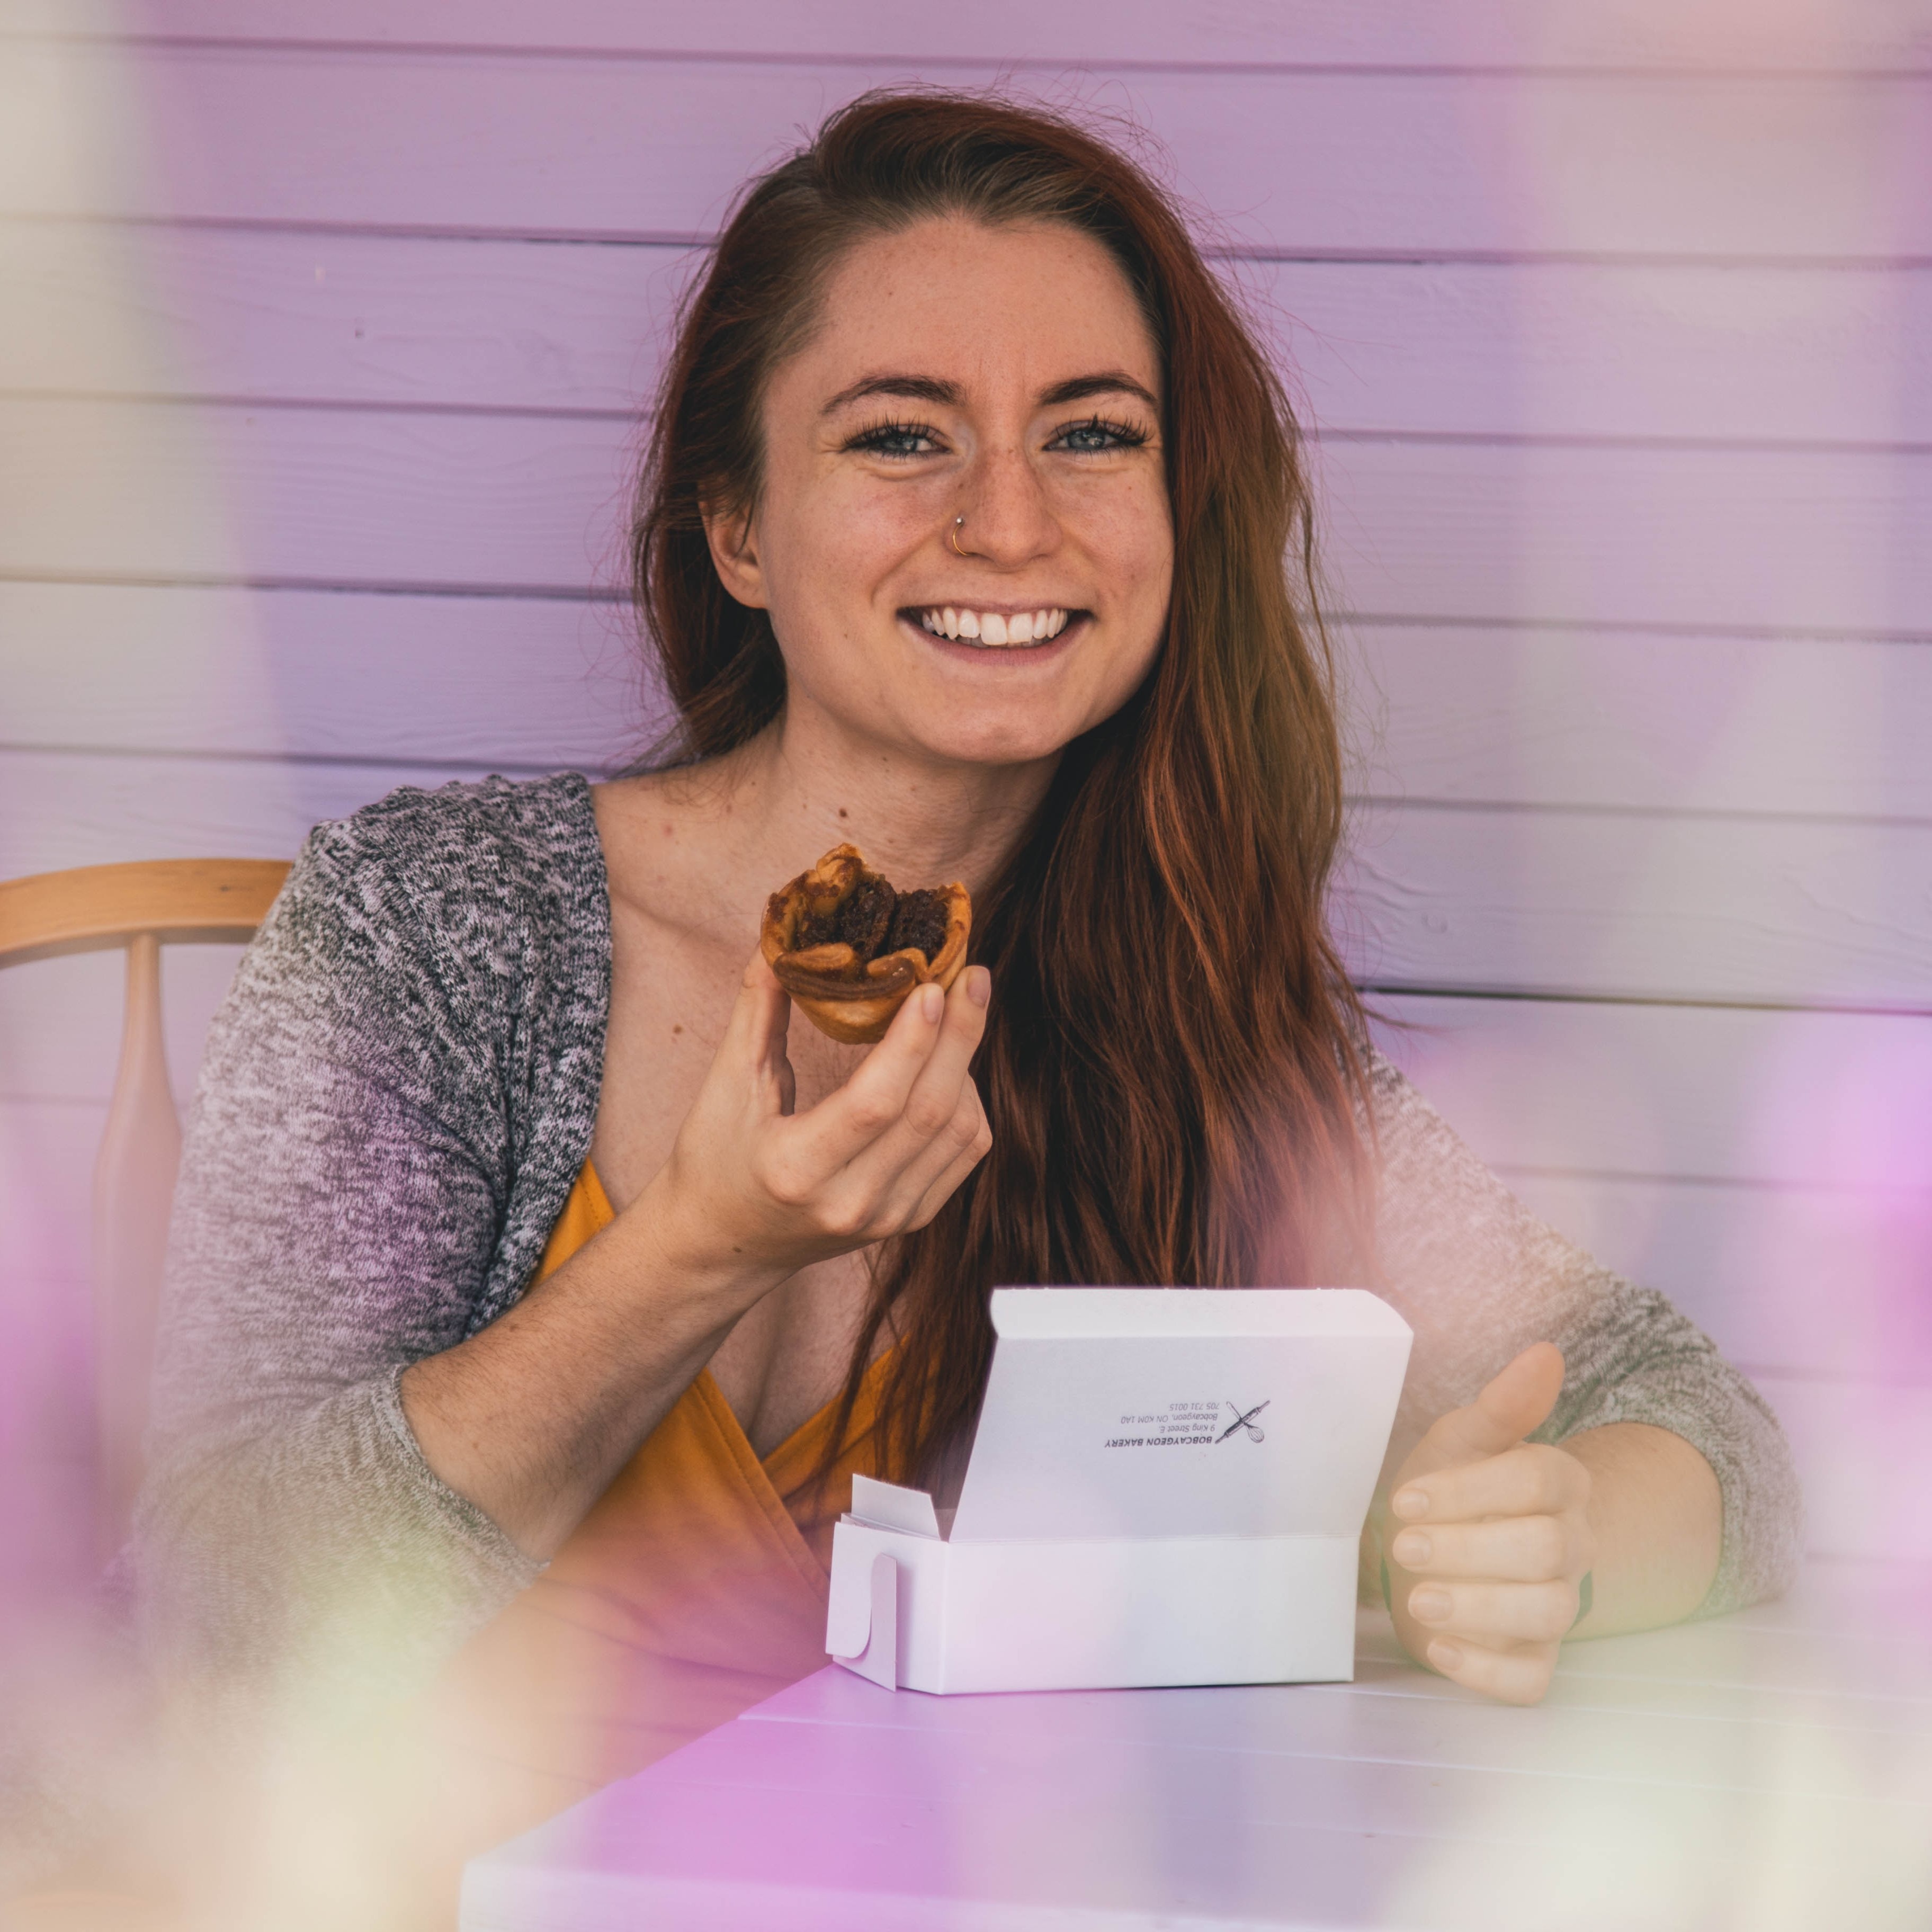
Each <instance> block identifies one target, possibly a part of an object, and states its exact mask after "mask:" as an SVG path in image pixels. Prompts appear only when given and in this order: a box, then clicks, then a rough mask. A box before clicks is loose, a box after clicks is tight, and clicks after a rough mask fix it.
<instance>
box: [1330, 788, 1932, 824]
mask: <svg viewBox="0 0 1932 1932" xmlns="http://www.w3.org/2000/svg"><path fill="white" fill-rule="evenodd" d="M1347 802H1348V805H1349V808H1350V809H1351V810H1352V811H1410V812H1423V811H1427V812H1447V813H1451V814H1462V815H1464V816H1472V815H1474V814H1478V813H1484V814H1491V815H1493V816H1496V817H1506V818H1634V819H1664V820H1673V821H1676V820H1684V821H1685V822H1688V823H1717V824H1745V825H1753V824H1763V825H1846V826H1858V827H1861V828H1863V829H1875V830H1879V831H1896V832H1921V831H1926V830H1932V817H1926V816H1925V815H1924V814H1913V813H1897V814H1894V813H1888V812H1863V811H1787V810H1782V809H1781V810H1771V809H1766V810H1758V809H1757V808H1753V807H1751V806H1747V805H1608V804H1601V803H1596V802H1592V801H1589V800H1587V799H1586V800H1574V799H1551V800H1550V801H1548V802H1544V801H1543V800H1541V799H1508V798H1505V799H1484V798H1430V797H1427V796H1414V797H1403V796H1397V795H1396V794H1394V793H1387V792H1352V793H1349V796H1348V799H1347Z"/></svg>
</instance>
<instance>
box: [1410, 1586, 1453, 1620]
mask: <svg viewBox="0 0 1932 1932" xmlns="http://www.w3.org/2000/svg"><path fill="white" fill-rule="evenodd" d="M1450 1609H1451V1604H1450V1602H1449V1593H1448V1591H1447V1590H1427V1589H1424V1590H1412V1591H1411V1592H1409V1615H1410V1616H1412V1617H1413V1618H1415V1620H1416V1622H1418V1623H1423V1624H1439V1623H1440V1622H1442V1620H1443V1619H1444V1618H1445V1617H1446V1616H1448V1614H1449V1612H1450Z"/></svg>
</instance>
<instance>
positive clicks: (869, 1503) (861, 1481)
mask: <svg viewBox="0 0 1932 1932" xmlns="http://www.w3.org/2000/svg"><path fill="white" fill-rule="evenodd" d="M852 1514H853V1515H854V1516H855V1517H857V1518H858V1519H859V1521H860V1522H861V1523H871V1524H874V1526H877V1528H878V1529H898V1530H903V1531H904V1532H905V1533H906V1534H907V1535H908V1536H930V1537H934V1538H937V1537H938V1535H939V1534H940V1530H939V1514H938V1511H936V1510H935V1509H934V1508H933V1506H932V1497H931V1496H929V1495H928V1494H927V1493H926V1491H925V1490H906V1489H901V1487H899V1485H898V1484H896V1483H881V1482H880V1481H877V1479H876V1478H873V1477H871V1476H854V1477H853V1478H852Z"/></svg>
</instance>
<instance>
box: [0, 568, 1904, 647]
mask: <svg viewBox="0 0 1932 1932" xmlns="http://www.w3.org/2000/svg"><path fill="white" fill-rule="evenodd" d="M0 583H21V584H73V585H76V586H80V587H83V588H89V587H94V586H98V587H101V588H103V589H154V590H175V589H179V590H205V589H215V590H288V591H294V592H299V593H302V594H304V595H339V596H344V597H360V596H376V597H450V598H469V597H507V598H519V597H521V598H529V600H530V601H532V603H550V602H555V601H557V600H558V599H559V598H561V599H562V600H564V601H568V602H572V603H586V602H588V603H595V604H604V603H623V602H626V601H628V598H629V592H628V591H627V590H625V589H622V587H620V586H599V585H595V584H592V585H588V586H585V585H574V586H573V585H568V584H565V585H561V586H559V585H544V584H485V583H434V582H431V583H410V582H407V581H405V582H400V583H399V582H395V581H392V580H386V579H381V578H366V579H364V578H356V577H266V576H242V575H228V574H222V573H220V572H215V571H199V572H196V571H187V572H181V573H170V574H166V575H163V574H160V573H158V572H154V571H61V570H46V569H38V570H35V569H22V568H0ZM1324 615H1325V618H1326V619H1327V621H1328V623H1329V624H1330V625H1331V626H1339V625H1350V626H1353V627H1356V628H1367V629H1381V630H1391V631H1396V630H1400V631H1531V632H1534V631H1550V632H1553V633H1555V634H1559V635H1561V636H1565V637H1692V638H1700V639H1701V638H1709V639H1712V640H1735V641H1737V642H1739V643H1816V644H1883V645H1887V646H1890V645H1903V646H1908V647H1913V648H1915V647H1918V646H1922V645H1925V644H1932V631H1888V630H1860V629H1849V630H1838V629H1831V628H1819V627H1817V626H1816V625H1790V626H1781V625H1762V624H1704V623H1689V622H1682V621H1681V620H1675V619H1663V618H1660V619H1656V620H1655V621H1650V622H1646V621H1642V620H1636V619H1601V618H1592V617H1547V616H1545V617H1516V616H1497V617H1484V616H1475V617H1464V616H1442V617H1432V616H1412V615H1409V614H1407V613H1401V612H1387V611H1379V610H1347V609H1337V610H1328V611H1326V612H1325V613H1324Z"/></svg>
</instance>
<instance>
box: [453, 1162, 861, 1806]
mask: <svg viewBox="0 0 1932 1932" xmlns="http://www.w3.org/2000/svg"><path fill="white" fill-rule="evenodd" d="M614 1218H615V1217H614V1216H613V1213H612V1211H611V1208H610V1202H609V1201H608V1199H607V1198H606V1197H605V1196H604V1190H603V1187H602V1185H601V1183H600V1182H599V1181H598V1178H597V1175H596V1173H595V1171H594V1170H593V1169H592V1168H591V1166H589V1163H586V1164H585V1166H584V1167H583V1170H582V1172H580V1174H579V1175H578V1176H577V1183H576V1185H575V1187H574V1188H573V1189H572V1190H571V1194H570V1197H569V1199H568V1201H567V1202H565V1205H564V1209H563V1212H562V1214H560V1215H559V1217H558V1218H557V1222H556V1226H555V1228H554V1229H553V1230H552V1232H551V1234H550V1241H549V1244H548V1245H547V1247H546V1248H545V1250H544V1256H543V1260H542V1263H541V1266H540V1268H539V1269H538V1276H537V1279H538V1280H539V1281H541V1280H543V1279H544V1277H545V1276H547V1275H549V1274H553V1273H554V1272H555V1271H556V1270H557V1269H558V1268H561V1267H562V1265H563V1264H564V1263H565V1262H567V1261H568V1260H569V1259H570V1258H571V1256H573V1255H574V1254H575V1253H577V1250H579V1249H580V1248H582V1247H585V1246H586V1244H588V1243H589V1242H590V1241H592V1240H593V1239H595V1237H596V1236H597V1235H598V1234H600V1233H601V1232H602V1231H603V1230H604V1229H605V1228H606V1227H607V1226H609V1225H610V1222H611V1221H612V1220H613V1219H614ZM880 1359H881V1361H883V1359H884V1358H880ZM879 1368H880V1364H878V1363H875V1364H874V1365H873V1368H872V1370H871V1373H869V1374H868V1376H867V1377H866V1379H865V1383H864V1385H863V1386H862V1389H861V1391H860V1396H859V1403H858V1406H857V1409H856V1412H855V1413H854V1415H853V1423H852V1427H851V1429H850V1432H849V1433H848V1435H847V1448H846V1450H845V1453H844V1454H843V1455H842V1456H841V1457H840V1458H839V1460H838V1463H836V1465H835V1475H834V1477H833V1478H832V1480H830V1481H828V1482H827V1483H826V1484H825V1485H824V1487H823V1494H822V1496H812V1495H810V1494H801V1493H799V1492H800V1490H801V1487H802V1485H803V1484H804V1483H805V1480H806V1478H808V1477H809V1476H810V1475H811V1472H812V1471H813V1470H814V1469H815V1468H816V1467H817V1463H818V1460H819V1458H820V1455H821V1454H822V1453H823V1448H824V1445H825V1442H826V1434H827V1432H828V1431H829V1429H830V1427H831V1425H832V1409H833V1407H835V1405H828V1406H826V1408H825V1409H821V1410H820V1412H818V1413H817V1415H814V1416H813V1417H811V1418H810V1419H809V1420H808V1421H806V1422H805V1423H804V1424H802V1425H801V1426H800V1427H799V1428H798V1429H797V1430H796V1431H794V1432H793V1434H792V1435H790V1436H788V1437H787V1438H786V1439H785V1440H784V1442H781V1443H780V1444H779V1445H778V1447H777V1448H775V1450H773V1451H772V1453H771V1454H769V1456H766V1457H763V1459H762V1460H760V1457H758V1455H757V1453H756V1452H755V1451H754V1450H753V1448H752V1447H751V1443H750V1442H749V1440H748V1439H747V1437H746V1436H745V1432H744V1430H743V1429H742V1427H740V1425H739V1421H738V1419H737V1418H736V1416H735V1415H733V1414H732V1412H731V1409H730V1404H728V1403H727V1402H726V1401H725V1400H724V1397H723V1396H721V1394H719V1393H718V1386H717V1385H716V1383H715V1382H713V1381H712V1379H711V1377H710V1375H709V1373H708V1372H705V1371H700V1373H699V1374H698V1376H697V1379H696V1381H694V1382H692V1384H691V1386H690V1387H689V1388H688V1389H686V1390H685V1392H684V1394H682V1396H681V1397H679V1399H678V1400H677V1401H676V1403H675V1404H674V1405H673V1406H672V1408H671V1409H670V1412H669V1414H667V1415H666V1416H665V1417H664V1420H663V1421H661V1423H659V1424H658V1426H657V1427H656V1428H655V1429H654V1430H652V1432H651V1433H650V1435H649V1436H648V1437H646V1439H645V1441H644V1442H643V1445H642V1446H641V1447H640V1448H639V1449H638V1451H637V1453H636V1454H635V1455H634V1456H633V1457H631V1460H630V1461H629V1462H628V1463H626V1464H625V1466H624V1467H623V1469H622V1470H620V1471H619V1472H618V1475H617V1477H616V1481H613V1483H612V1484H611V1485H610V1487H609V1488H608V1489H607V1490H605V1491H604V1494H603V1496H601V1498H600V1499H599V1500H598V1502H597V1503H596V1504H595V1505H594V1506H593V1507H592V1509H591V1511H590V1513H589V1515H587V1516H586V1517H585V1518H584V1519H583V1522H582V1523H580V1524H579V1525H578V1526H577V1529H576V1530H575V1532H574V1533H573V1534H572V1535H571V1537H570V1538H569V1539H568V1541H566V1542H565V1544H564V1546H563V1547H562V1549H561V1550H559V1551H558V1552H557V1553H556V1556H555V1557H554V1558H553V1559H552V1561H551V1562H550V1565H549V1567H548V1568H547V1569H546V1570H545V1571H544V1573H543V1574H542V1575H541V1577H538V1580H537V1581H536V1582H535V1583H534V1584H532V1586H530V1588H529V1589H527V1590H526V1591H525V1592H523V1595H521V1596H520V1597H517V1598H515V1599H514V1600H513V1601H512V1602H511V1604H509V1606H508V1607H507V1608H506V1609H505V1610H504V1611H503V1612H502V1613H501V1614H500V1615H499V1616H497V1617H496V1619H494V1620H493V1622H491V1623H490V1624H489V1625H487V1627H486V1628H484V1630H482V1631H480V1632H479V1633H478V1634H477V1636H476V1637H474V1638H473V1639H472V1640H471V1641H470V1642H469V1644H468V1645H467V1646H465V1648H464V1649H463V1652H461V1653H460V1655H459V1656H458V1658H457V1660H456V1661H455V1666H454V1667H453V1669H452V1672H451V1673H450V1676H449V1679H448V1681H447V1683H446V1698H445V1700H443V1705H444V1716H445V1721H446V1724H453V1725H454V1727H455V1730H456V1733H458V1735H457V1736H454V1737H452V1738H451V1742H460V1744H461V1745H463V1746H465V1747H466V1748H468V1749H469V1750H470V1751H478V1752H481V1753H483V1754H487V1758H488V1760H490V1761H491V1762H492V1763H494V1764H496V1765H497V1766H502V1767H504V1768H505V1769H508V1767H509V1766H516V1767H517V1768H518V1769H519V1770H520V1772H521V1773H523V1774H525V1775H526V1785H525V1790H526V1797H525V1799H524V1800H523V1802H522V1803H520V1804H518V1805H515V1806H514V1807H513V1809H514V1810H515V1811H517V1812H519V1813H520V1814H524V1815H526V1816H527V1817H529V1818H530V1819H531V1820H532V1822H533V1821H534V1818H535V1817H537V1816H541V1815H542V1814H543V1813H544V1811H548V1810H551V1809H554V1808H556V1807H557V1806H558V1805H561V1804H563V1803H568V1802H574V1800H575V1799H577V1798H578V1797H580V1796H583V1793H585V1792H586V1791H587V1790H591V1789H593V1788H595V1787H596V1786H598V1785H600V1784H607V1783H608V1782H609V1781H610V1780H611V1779H613V1778H619V1777H623V1776H625V1775H628V1774H629V1773H630V1772H633V1771H636V1770H637V1769H640V1768H641V1767H642V1766H644V1765H646V1764H648V1763H650V1762H651V1761H652V1760H653V1759H655V1758H658V1757H662V1756H663V1755H664V1753H665V1752H667V1751H673V1750H675V1749H676V1748H677V1746H679V1745H681V1744H683V1743H685V1742H687V1741H688V1739H691V1738H693V1737H695V1736H697V1735H698V1734H699V1733H700V1732H703V1731H706V1730H710V1729H712V1727H714V1726H715V1725H717V1724H722V1723H724V1721H726V1720H727V1718H732V1717H734V1716H735V1715H736V1714H737V1713H738V1712H739V1711H741V1710H742V1709H745V1706H748V1705H749V1704H753V1703H757V1701H758V1700H760V1699H761V1698H764V1697H769V1696H771V1695H772V1694H773V1693H774V1692H775V1691H778V1690H781V1689H782V1688H784V1685H787V1684H789V1683H792V1682H795V1681H796V1679H799V1678H800V1677H802V1676H805V1675H807V1674H808V1673H809V1672H811V1671H814V1670H818V1669H819V1668H820V1667H822V1666H823V1664H824V1663H825V1661H826V1655H825V1604H826V1589H827V1586H828V1583H829V1565H830V1562H831V1556H832V1528H833V1526H834V1525H835V1523H837V1521H838V1518H839V1517H840V1516H841V1514H843V1513H844V1511H845V1510H846V1509H847V1508H848V1507H849V1505H850V1500H851V1493H852V1475H853V1472H854V1471H855V1470H856V1471H862V1472H865V1473H867V1474H875V1473H878V1472H877V1470H876V1469H875V1466H874V1461H873V1455H872V1451H873V1445H872V1443H871V1439H870V1431H871V1424H872V1421H873V1417H874V1401H875V1399H876V1395H877V1382H878V1373H879ZM787 1497H790V1499H791V1500H790V1502H787ZM446 1736H449V1732H448V1731H446Z"/></svg>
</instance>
